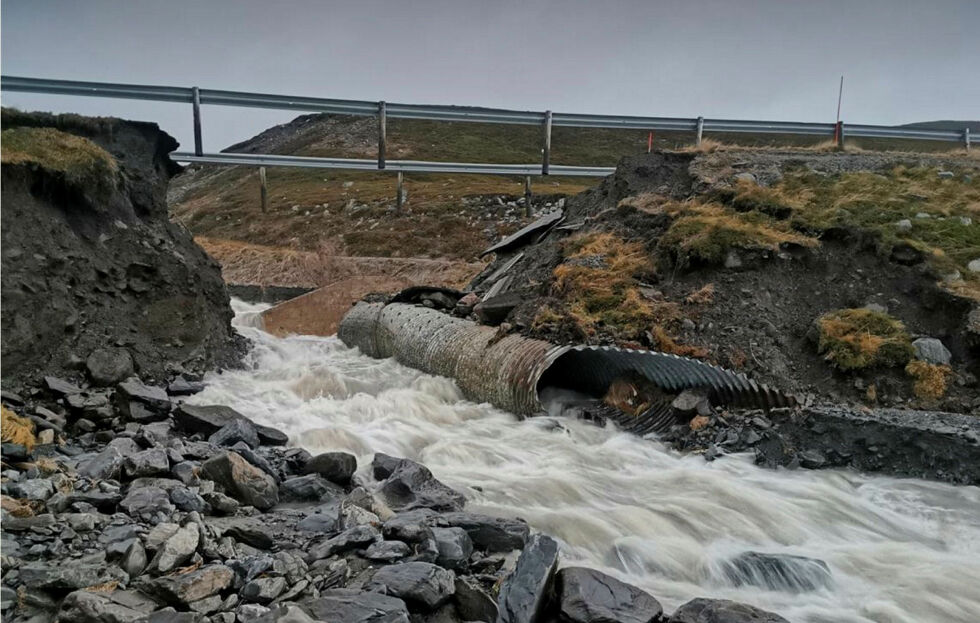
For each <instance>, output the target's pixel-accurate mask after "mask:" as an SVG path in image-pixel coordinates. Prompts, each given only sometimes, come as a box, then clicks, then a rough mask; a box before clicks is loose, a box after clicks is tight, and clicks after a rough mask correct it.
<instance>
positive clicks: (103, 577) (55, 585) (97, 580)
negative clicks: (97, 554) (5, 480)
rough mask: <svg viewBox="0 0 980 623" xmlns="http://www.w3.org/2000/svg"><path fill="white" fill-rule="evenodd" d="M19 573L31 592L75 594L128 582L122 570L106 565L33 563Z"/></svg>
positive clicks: (23, 566)
mask: <svg viewBox="0 0 980 623" xmlns="http://www.w3.org/2000/svg"><path fill="white" fill-rule="evenodd" d="M4 523H6V522H4ZM18 572H19V578H20V581H21V582H22V583H23V584H24V585H25V586H27V587H28V588H39V589H44V590H47V591H74V590H78V589H80V588H86V587H88V586H95V585H96V584H105V583H106V582H112V581H121V582H123V581H126V580H127V579H128V578H127V577H126V574H125V573H124V572H123V571H122V569H120V568H118V567H115V566H111V565H108V566H107V565H106V564H105V563H104V562H81V561H75V560H60V561H57V562H55V561H52V562H31V563H27V564H26V565H22V566H21V567H20V568H19V569H18Z"/></svg>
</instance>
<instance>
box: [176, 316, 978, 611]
mask: <svg viewBox="0 0 980 623" xmlns="http://www.w3.org/2000/svg"><path fill="white" fill-rule="evenodd" d="M233 304H234V307H235V309H236V312H237V315H236V320H235V323H236V325H237V327H238V329H239V331H240V332H241V333H243V334H244V335H246V336H247V337H248V338H250V339H251V340H252V342H253V348H252V350H251V352H250V354H249V356H248V361H247V366H248V367H247V369H245V370H238V371H230V372H229V371H226V372H224V373H221V374H212V375H210V376H209V377H208V379H207V380H208V387H207V389H205V390H204V391H203V392H202V393H200V394H197V395H196V396H194V397H192V398H191V399H190V402H193V403H197V404H226V405H229V406H231V407H233V408H235V409H237V410H239V411H241V412H242V413H244V414H245V415H247V416H249V417H250V418H252V419H254V420H255V421H256V422H257V423H260V424H265V425H268V426H274V427H276V428H278V429H280V430H282V431H284V432H286V433H287V434H289V436H290V439H291V441H292V442H293V443H294V444H296V445H299V446H302V447H304V448H306V449H307V450H309V451H310V452H312V453H314V454H316V453H319V452H323V451H328V450H344V451H348V452H351V453H353V454H356V455H357V456H358V464H359V465H360V468H361V470H362V471H363V472H364V473H367V472H368V470H369V465H370V461H371V456H372V454H373V453H374V452H375V451H379V452H385V453H387V454H391V455H395V456H404V457H408V458H411V459H414V460H417V461H420V462H421V463H424V464H425V465H426V466H428V467H429V468H430V469H431V470H432V472H433V473H434V474H435V476H436V477H437V478H439V479H440V480H442V481H443V482H445V483H446V484H448V485H450V486H452V487H454V488H456V489H458V490H460V491H462V492H464V493H465V495H466V497H467V499H468V502H467V510H470V511H473V512H482V513H487V514H492V515H501V516H518V517H522V518H524V519H526V520H527V521H528V522H529V523H530V524H531V526H532V527H533V528H535V529H537V530H540V531H543V532H546V533H548V534H550V535H552V536H554V537H555V538H556V539H558V540H559V542H560V546H561V558H562V565H582V566H588V567H594V568H598V569H601V570H603V571H605V572H607V573H609V574H611V575H614V576H616V577H619V578H620V579H622V580H624V581H626V582H629V583H631V584H634V585H636V586H639V587H641V588H643V589H645V590H647V591H648V592H650V593H651V594H652V595H653V596H655V597H656V598H657V599H658V600H660V602H661V603H662V604H663V605H664V610H665V611H666V612H668V613H669V612H672V611H673V610H674V609H675V608H676V607H677V606H679V605H680V604H682V603H684V602H685V601H687V600H689V599H692V598H694V597H712V598H724V599H732V600H736V601H742V602H746V603H750V604H752V605H755V606H758V607H761V608H764V609H766V610H771V611H774V612H777V613H779V614H781V615H783V616H784V617H786V618H788V619H789V620H790V621H794V622H812V623H831V622H832V623H850V622H868V621H875V622H888V623H892V622H896V623H897V622H901V623H925V622H931V621H936V622H943V623H949V622H953V621H961V622H963V623H975V622H976V621H980V488H978V487H963V486H953V485H948V484H944V483H938V482H930V481H925V480H918V479H912V478H908V479H900V478H891V477H884V476H874V475H868V474H862V473H859V472H856V471H851V470H825V471H806V470H798V471H787V470H779V471H773V470H767V469H762V468H759V467H756V466H755V465H754V464H753V462H752V457H751V456H748V455H731V456H726V457H723V458H722V459H719V460H716V461H714V462H710V463H709V462H706V461H705V460H704V459H703V458H702V457H700V456H694V455H684V454H681V453H678V452H676V451H673V450H671V449H669V448H667V447H666V446H664V445H663V444H661V443H658V442H657V441H655V440H650V439H646V440H645V439H640V438H638V437H635V436H633V435H629V434H626V433H623V432H619V431H617V430H616V429H614V428H612V427H609V428H600V427H597V426H595V425H592V424H589V423H585V422H578V421H574V420H569V419H562V418H550V417H541V418H531V419H527V420H523V421H520V420H519V419H518V418H517V417H516V416H514V415H512V414H509V413H506V412H504V411H501V410H499V409H496V408H494V407H492V406H490V405H488V404H475V403H472V402H469V401H467V400H465V399H464V398H463V397H462V395H461V393H460V391H459V389H458V388H457V387H456V385H455V384H454V383H453V381H451V380H449V379H445V378H440V377H433V376H430V375H427V374H424V373H421V372H419V371H417V370H413V369H411V368H407V367H405V366H402V365H400V364H398V363H397V362H395V361H394V360H375V359H371V358H368V357H366V356H364V355H362V354H360V352H359V351H357V350H353V349H349V348H347V347H346V346H344V345H343V344H342V343H341V342H340V341H339V340H338V339H336V338H335V337H330V338H321V337H307V336H295V337H288V338H277V337H273V336H271V335H269V334H267V333H264V332H263V331H261V330H259V329H257V328H255V326H256V325H257V324H258V323H257V322H256V318H257V312H258V311H260V310H261V309H263V308H264V306H260V305H249V304H246V303H242V302H239V301H233ZM748 551H752V552H764V553H778V554H790V555H799V556H807V557H811V558H817V559H820V560H823V561H824V562H826V563H827V565H828V566H829V568H830V572H831V577H832V582H831V583H830V584H829V585H827V586H824V587H822V588H818V589H815V590H810V591H804V592H788V591H783V590H772V589H768V588H761V587H757V586H746V585H743V586H736V585H735V583H734V582H733V581H732V580H731V579H729V577H728V576H727V575H726V574H725V572H724V563H725V561H727V560H730V559H731V558H732V557H734V556H737V555H739V554H742V553H744V552H748Z"/></svg>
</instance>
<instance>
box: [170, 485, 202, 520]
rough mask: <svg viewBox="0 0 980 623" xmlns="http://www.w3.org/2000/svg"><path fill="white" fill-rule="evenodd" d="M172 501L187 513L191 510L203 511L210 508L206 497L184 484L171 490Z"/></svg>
mask: <svg viewBox="0 0 980 623" xmlns="http://www.w3.org/2000/svg"><path fill="white" fill-rule="evenodd" d="M170 501H171V502H173V503H174V506H176V507H177V508H178V509H179V510H182V511H184V512H185V513H189V512H191V511H197V512H199V513H203V512H206V511H207V510H208V508H209V504H208V503H207V502H206V501H204V498H202V497H201V496H200V495H199V494H197V493H195V492H194V491H191V490H190V489H189V488H188V487H184V486H180V487H174V488H173V489H171V490H170Z"/></svg>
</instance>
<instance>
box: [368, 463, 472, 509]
mask: <svg viewBox="0 0 980 623" xmlns="http://www.w3.org/2000/svg"><path fill="white" fill-rule="evenodd" d="M391 458H392V457H389V456H387V455H375V459H374V464H373V467H374V474H375V478H378V477H379V474H380V475H385V474H387V475H386V476H384V478H385V479H384V481H382V483H381V485H380V486H379V488H378V491H379V493H380V494H381V497H382V498H383V499H384V501H385V503H386V504H387V505H388V507H389V508H391V509H392V510H394V511H406V510H412V509H416V508H431V509H433V510H437V511H459V510H462V509H463V505H464V504H465V503H466V498H465V497H463V494H462V493H460V492H459V491H456V490H455V489H452V488H450V487H448V486H446V485H445V484H443V483H442V482H440V481H439V480H438V479H436V477H435V476H433V475H432V472H431V471H429V468H428V467H426V466H425V465H422V464H420V463H416V462H415V461H412V460H410V459H396V460H395V461H394V462H392V461H391Z"/></svg>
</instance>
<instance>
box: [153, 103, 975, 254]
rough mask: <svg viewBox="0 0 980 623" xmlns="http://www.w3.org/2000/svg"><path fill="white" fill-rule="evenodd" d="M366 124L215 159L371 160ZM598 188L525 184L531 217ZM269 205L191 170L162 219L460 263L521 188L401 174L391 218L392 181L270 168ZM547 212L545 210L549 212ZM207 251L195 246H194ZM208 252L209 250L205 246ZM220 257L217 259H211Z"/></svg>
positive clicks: (750, 143) (491, 150)
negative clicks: (400, 206)
mask: <svg viewBox="0 0 980 623" xmlns="http://www.w3.org/2000/svg"><path fill="white" fill-rule="evenodd" d="M376 132H377V129H376V121H375V120H374V119H372V118H364V117H343V116H329V115H316V114H315V115H304V116H301V117H297V118H296V119H294V120H293V121H291V122H290V123H287V124H283V125H280V126H276V127H273V128H270V129H268V130H266V131H264V132H262V133H261V134H259V135H257V136H255V137H254V138H252V139H249V140H247V141H244V142H242V143H238V144H236V145H233V146H231V147H229V148H228V149H227V150H226V151H229V152H242V153H273V154H293V155H302V156H323V157H356V158H374V157H376V151H375V150H376V138H377V137H376ZM707 138H709V139H710V140H707V141H706V148H707V149H709V150H710V149H713V148H714V147H716V146H717V144H718V143H737V144H739V145H741V146H746V147H779V148H784V147H804V148H816V149H826V145H825V142H823V144H821V141H820V140H819V139H817V138H808V137H797V136H782V135H768V136H752V135H728V136H726V135H718V134H712V135H710V137H707ZM691 140H692V137H691V136H690V135H689V134H688V133H680V132H656V133H655V139H654V148H655V149H660V150H662V149H676V148H690V147H689V145H690V143H691ZM539 142H540V130H539V129H538V128H534V127H529V126H509V125H496V124H481V123H444V122H429V121H419V120H392V121H390V122H389V129H388V157H389V158H390V159H415V160H443V161H457V162H464V161H471V162H494V163H522V162H536V161H538V160H539V159H540V151H539ZM848 145H849V148H853V149H875V150H878V149H896V150H914V151H941V150H949V149H952V148H955V147H956V146H954V145H951V144H944V143H936V142H929V141H882V140H861V141H850V142H849V144H848ZM646 148H647V133H646V132H643V131H637V130H604V129H577V128H560V127H559V128H555V129H554V132H553V138H552V161H553V162H554V163H556V164H570V165H603V166H614V165H615V164H616V163H617V162H618V161H619V160H620V159H621V158H622V157H624V156H627V155H636V154H641V153H644V152H645V151H646ZM597 183H598V180H594V179H590V178H561V177H549V178H547V179H545V178H541V177H535V178H534V186H533V192H534V200H533V202H532V203H533V205H534V207H535V210H536V211H540V210H542V209H548V208H550V207H552V206H554V205H555V204H556V203H557V201H558V200H559V199H561V198H562V197H568V196H572V195H575V194H577V193H579V192H581V191H583V190H585V189H586V188H589V187H591V186H593V185H595V184H597ZM268 188H269V208H268V211H267V212H266V213H262V212H261V209H260V199H259V181H258V172H257V170H256V169H253V168H245V167H228V168H218V167H199V166H194V167H190V168H189V169H188V170H187V172H185V173H184V174H183V175H181V176H180V177H178V178H177V179H175V180H174V182H173V184H172V185H171V191H170V196H169V202H170V205H171V211H172V214H173V216H174V217H175V218H176V219H177V220H179V221H181V222H182V223H183V224H184V225H186V226H187V227H188V228H189V229H190V231H191V232H192V233H194V235H195V236H204V237H207V238H210V239H217V240H234V241H238V242H241V243H247V244H255V245H262V246H265V247H269V246H271V247H287V248H290V249H295V250H302V251H311V252H318V253H321V254H323V253H325V254H327V255H339V256H368V257H374V256H381V257H424V258H450V259H462V260H471V259H473V258H475V256H476V255H477V254H478V253H479V252H480V251H481V250H482V249H484V248H485V247H486V246H487V245H488V244H490V243H492V242H493V241H495V240H497V239H499V238H500V237H501V236H503V235H506V234H508V233H510V232H512V231H514V230H516V229H517V228H518V227H520V226H521V225H522V224H524V223H526V222H527V219H526V218H525V214H524V208H523V179H522V178H519V177H505V176H499V177H498V176H473V175H425V174H413V175H408V176H406V180H405V189H406V195H407V202H406V204H405V209H404V210H403V212H402V213H396V212H395V210H394V203H395V176H394V174H393V173H374V172H351V171H325V170H306V169H285V168H274V169H269V170H268ZM549 204H550V205H549ZM205 244H206V241H205ZM209 250H210V249H209ZM216 256H217V257H218V259H219V260H220V259H221V257H220V255H217V254H216Z"/></svg>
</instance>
